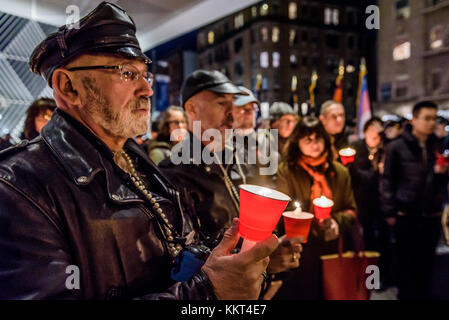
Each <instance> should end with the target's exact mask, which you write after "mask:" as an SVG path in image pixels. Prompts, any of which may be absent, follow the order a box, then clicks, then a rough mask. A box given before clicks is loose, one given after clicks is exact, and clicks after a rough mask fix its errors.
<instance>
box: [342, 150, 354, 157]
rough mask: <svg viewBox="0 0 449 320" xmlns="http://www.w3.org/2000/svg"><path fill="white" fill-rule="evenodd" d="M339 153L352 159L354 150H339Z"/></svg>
mask: <svg viewBox="0 0 449 320" xmlns="http://www.w3.org/2000/svg"><path fill="white" fill-rule="evenodd" d="M339 153H340V155H342V156H344V157H352V156H353V155H355V150H354V149H352V148H344V149H341V150H340V152H339Z"/></svg>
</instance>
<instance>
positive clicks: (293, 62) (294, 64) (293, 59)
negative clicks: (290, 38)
mask: <svg viewBox="0 0 449 320" xmlns="http://www.w3.org/2000/svg"><path fill="white" fill-rule="evenodd" d="M290 67H291V68H292V69H296V68H297V67H298V58H297V57H296V55H295V54H291V55H290Z"/></svg>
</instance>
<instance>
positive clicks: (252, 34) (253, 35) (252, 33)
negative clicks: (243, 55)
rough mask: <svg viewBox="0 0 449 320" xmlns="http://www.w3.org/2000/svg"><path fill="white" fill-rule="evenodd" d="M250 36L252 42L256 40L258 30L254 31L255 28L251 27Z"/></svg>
mask: <svg viewBox="0 0 449 320" xmlns="http://www.w3.org/2000/svg"><path fill="white" fill-rule="evenodd" d="M249 38H250V41H251V44H253V43H255V42H256V32H255V31H254V29H251V30H250V31H249Z"/></svg>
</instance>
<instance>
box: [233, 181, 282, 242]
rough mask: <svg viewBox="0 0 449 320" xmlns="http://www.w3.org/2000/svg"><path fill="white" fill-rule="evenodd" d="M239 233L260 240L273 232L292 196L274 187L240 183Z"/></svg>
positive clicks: (248, 238) (249, 238) (252, 239)
mask: <svg viewBox="0 0 449 320" xmlns="http://www.w3.org/2000/svg"><path fill="white" fill-rule="evenodd" d="M239 187H240V210H239V220H240V224H239V234H240V236H241V237H242V238H244V239H247V240H251V241H255V242H259V241H263V240H265V239H268V238H269V237H270V236H271V234H272V233H273V230H274V228H275V227H276V224H277V223H278V221H279V219H280V217H281V215H282V212H283V211H284V210H285V208H286V207H287V204H288V202H289V201H290V197H289V196H287V195H285V194H283V193H281V192H279V191H276V190H273V189H269V188H265V187H260V186H256V185H250V184H244V185H240V186H239Z"/></svg>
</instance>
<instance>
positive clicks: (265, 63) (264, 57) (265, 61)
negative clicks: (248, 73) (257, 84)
mask: <svg viewBox="0 0 449 320" xmlns="http://www.w3.org/2000/svg"><path fill="white" fill-rule="evenodd" d="M269 66H270V61H269V58H268V52H267V51H263V52H261V53H260V67H261V68H268V67H269Z"/></svg>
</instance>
